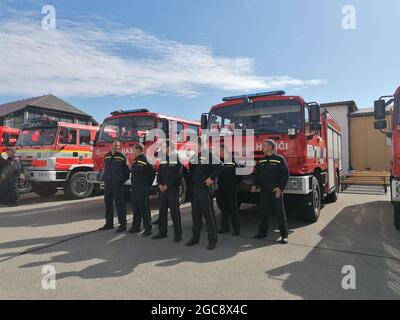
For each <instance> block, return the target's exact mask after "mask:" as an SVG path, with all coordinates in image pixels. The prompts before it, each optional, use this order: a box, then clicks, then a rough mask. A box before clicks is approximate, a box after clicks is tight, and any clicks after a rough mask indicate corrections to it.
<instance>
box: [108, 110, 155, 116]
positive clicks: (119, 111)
mask: <svg viewBox="0 0 400 320" xmlns="http://www.w3.org/2000/svg"><path fill="white" fill-rule="evenodd" d="M140 112H150V111H149V110H148V109H133V110H117V111H114V112H111V115H113V116H115V115H117V114H123V113H140Z"/></svg>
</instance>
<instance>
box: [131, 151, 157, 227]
mask: <svg viewBox="0 0 400 320" xmlns="http://www.w3.org/2000/svg"><path fill="white" fill-rule="evenodd" d="M154 177H155V172H154V168H153V165H151V164H150V163H149V162H148V161H147V159H146V156H145V155H144V154H140V155H139V156H137V158H136V160H135V161H134V163H133V164H132V169H131V182H132V189H131V202H132V209H133V223H132V231H135V232H139V231H140V225H141V223H142V220H143V227H144V229H145V231H147V232H150V231H151V229H152V225H151V212H150V207H149V192H150V187H151V185H152V184H153V181H154Z"/></svg>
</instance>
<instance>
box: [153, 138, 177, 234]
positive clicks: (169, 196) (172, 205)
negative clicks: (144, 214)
mask: <svg viewBox="0 0 400 320" xmlns="http://www.w3.org/2000/svg"><path fill="white" fill-rule="evenodd" d="M163 149H164V150H162V151H163V154H164V156H165V160H164V159H163V161H161V162H160V167H159V170H158V176H157V180H158V188H159V190H160V193H159V223H158V230H159V232H158V234H157V235H155V236H153V239H162V238H167V229H168V208H169V210H170V212H171V218H172V223H173V226H174V234H175V237H174V242H180V241H181V240H182V226H181V213H180V211H179V186H180V183H181V180H182V174H183V165H182V164H181V163H180V162H179V159H178V155H177V154H176V153H175V152H174V151H175V150H174V149H175V148H174V144H173V143H170V142H169V141H167V142H166V146H165V147H164V148H163Z"/></svg>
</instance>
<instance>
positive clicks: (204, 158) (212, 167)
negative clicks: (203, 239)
mask: <svg viewBox="0 0 400 320" xmlns="http://www.w3.org/2000/svg"><path fill="white" fill-rule="evenodd" d="M202 144H203V142H202V139H201V138H199V140H198V144H197V150H198V155H195V156H193V157H192V158H191V159H190V161H189V176H190V180H191V181H190V183H192V184H193V186H192V190H193V193H192V196H193V198H192V219H193V227H192V231H193V236H192V238H191V239H190V240H189V241H188V242H187V243H186V246H188V247H190V246H193V245H196V244H198V243H199V240H200V231H201V226H202V217H204V220H205V221H206V225H207V232H208V246H207V249H208V250H214V249H215V247H216V245H217V223H216V219H215V212H214V208H213V191H214V189H215V180H216V179H217V178H218V176H220V174H221V173H222V171H223V169H224V165H223V164H222V162H221V161H220V160H219V159H217V158H216V157H214V156H213V155H212V154H211V153H210V152H209V150H203V151H202Z"/></svg>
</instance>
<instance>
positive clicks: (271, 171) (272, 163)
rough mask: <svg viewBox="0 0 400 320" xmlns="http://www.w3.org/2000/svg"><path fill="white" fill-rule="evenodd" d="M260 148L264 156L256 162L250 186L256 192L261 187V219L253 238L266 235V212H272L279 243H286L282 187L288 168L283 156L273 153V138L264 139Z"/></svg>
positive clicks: (287, 174)
mask: <svg viewBox="0 0 400 320" xmlns="http://www.w3.org/2000/svg"><path fill="white" fill-rule="evenodd" d="M262 148H263V153H264V157H263V158H262V159H261V160H260V161H259V162H258V163H257V166H256V179H255V181H254V185H253V186H252V188H251V191H252V192H256V189H257V188H258V187H260V188H261V193H260V204H261V210H262V220H261V224H260V226H259V229H258V233H257V234H256V235H255V236H254V238H256V239H262V238H265V237H267V233H268V214H269V213H270V212H273V213H274V214H275V215H276V217H277V219H278V226H279V231H280V233H281V243H282V244H286V243H287V242H288V227H287V222H286V215H285V209H284V205H283V189H284V188H285V186H286V183H287V181H288V178H289V170H288V166H287V163H286V160H285V158H284V157H282V156H280V155H278V154H276V153H275V142H274V141H273V140H265V141H264V142H263V145H262Z"/></svg>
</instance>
